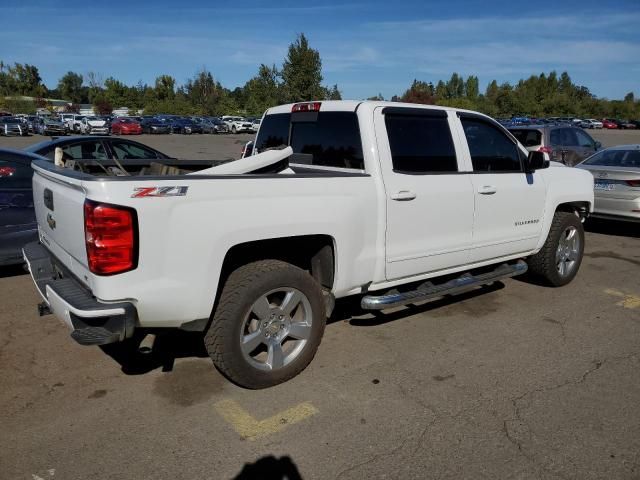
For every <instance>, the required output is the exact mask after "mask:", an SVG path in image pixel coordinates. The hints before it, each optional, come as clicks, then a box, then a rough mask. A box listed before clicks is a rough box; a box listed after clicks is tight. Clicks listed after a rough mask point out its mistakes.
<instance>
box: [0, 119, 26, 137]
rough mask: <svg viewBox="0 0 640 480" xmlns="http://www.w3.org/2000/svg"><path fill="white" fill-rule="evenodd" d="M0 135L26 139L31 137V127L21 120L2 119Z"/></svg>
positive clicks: (0, 120)
mask: <svg viewBox="0 0 640 480" xmlns="http://www.w3.org/2000/svg"><path fill="white" fill-rule="evenodd" d="M0 135H6V136H7V137H8V136H9V135H16V136H19V137H26V136H28V135H29V126H28V125H27V124H26V123H23V122H22V120H20V119H19V118H15V117H0Z"/></svg>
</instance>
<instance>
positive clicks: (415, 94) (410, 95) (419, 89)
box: [400, 79, 435, 105]
mask: <svg viewBox="0 0 640 480" xmlns="http://www.w3.org/2000/svg"><path fill="white" fill-rule="evenodd" d="M434 94H435V92H434V89H433V84H431V83H426V82H423V81H420V80H417V79H414V80H413V83H412V84H411V86H410V87H409V89H408V90H407V91H406V92H404V94H403V95H402V97H400V101H401V102H408V103H422V104H425V105H433V104H434V103H435V98H434Z"/></svg>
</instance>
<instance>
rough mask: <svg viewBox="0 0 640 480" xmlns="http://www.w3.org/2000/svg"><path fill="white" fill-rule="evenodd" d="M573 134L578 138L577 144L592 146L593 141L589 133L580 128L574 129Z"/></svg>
mask: <svg viewBox="0 0 640 480" xmlns="http://www.w3.org/2000/svg"><path fill="white" fill-rule="evenodd" d="M575 134H576V137H577V138H578V145H579V146H581V147H587V148H593V145H594V141H593V139H592V138H591V137H590V136H589V135H587V134H586V133H584V132H583V131H582V130H576V131H575Z"/></svg>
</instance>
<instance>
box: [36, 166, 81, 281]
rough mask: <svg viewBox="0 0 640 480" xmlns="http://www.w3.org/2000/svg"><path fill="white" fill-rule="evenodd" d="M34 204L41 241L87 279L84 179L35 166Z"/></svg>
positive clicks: (73, 270) (70, 267)
mask: <svg viewBox="0 0 640 480" xmlns="http://www.w3.org/2000/svg"><path fill="white" fill-rule="evenodd" d="M33 169H34V175H33V204H34V207H35V211H36V220H37V222H38V230H39V235H40V241H41V243H42V244H43V245H44V246H45V247H46V248H48V249H49V251H50V252H51V253H53V254H54V255H55V256H56V257H57V258H58V259H59V260H60V261H61V262H62V263H63V264H64V265H65V266H66V267H67V268H68V269H70V270H71V271H72V272H73V273H74V274H75V275H76V276H77V277H78V278H79V279H81V280H83V281H85V282H86V281H87V279H86V273H87V250H86V246H85V232H84V200H85V191H84V188H83V187H82V181H81V180H79V179H75V178H71V177H68V176H63V175H58V174H56V173H55V172H50V171H46V170H43V169H41V168H39V167H38V166H36V165H34V166H33Z"/></svg>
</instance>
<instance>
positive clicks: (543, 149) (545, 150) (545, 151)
mask: <svg viewBox="0 0 640 480" xmlns="http://www.w3.org/2000/svg"><path fill="white" fill-rule="evenodd" d="M538 151H539V152H542V153H548V154H549V155H551V154H552V153H553V148H551V147H540V148H539V149H538Z"/></svg>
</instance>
